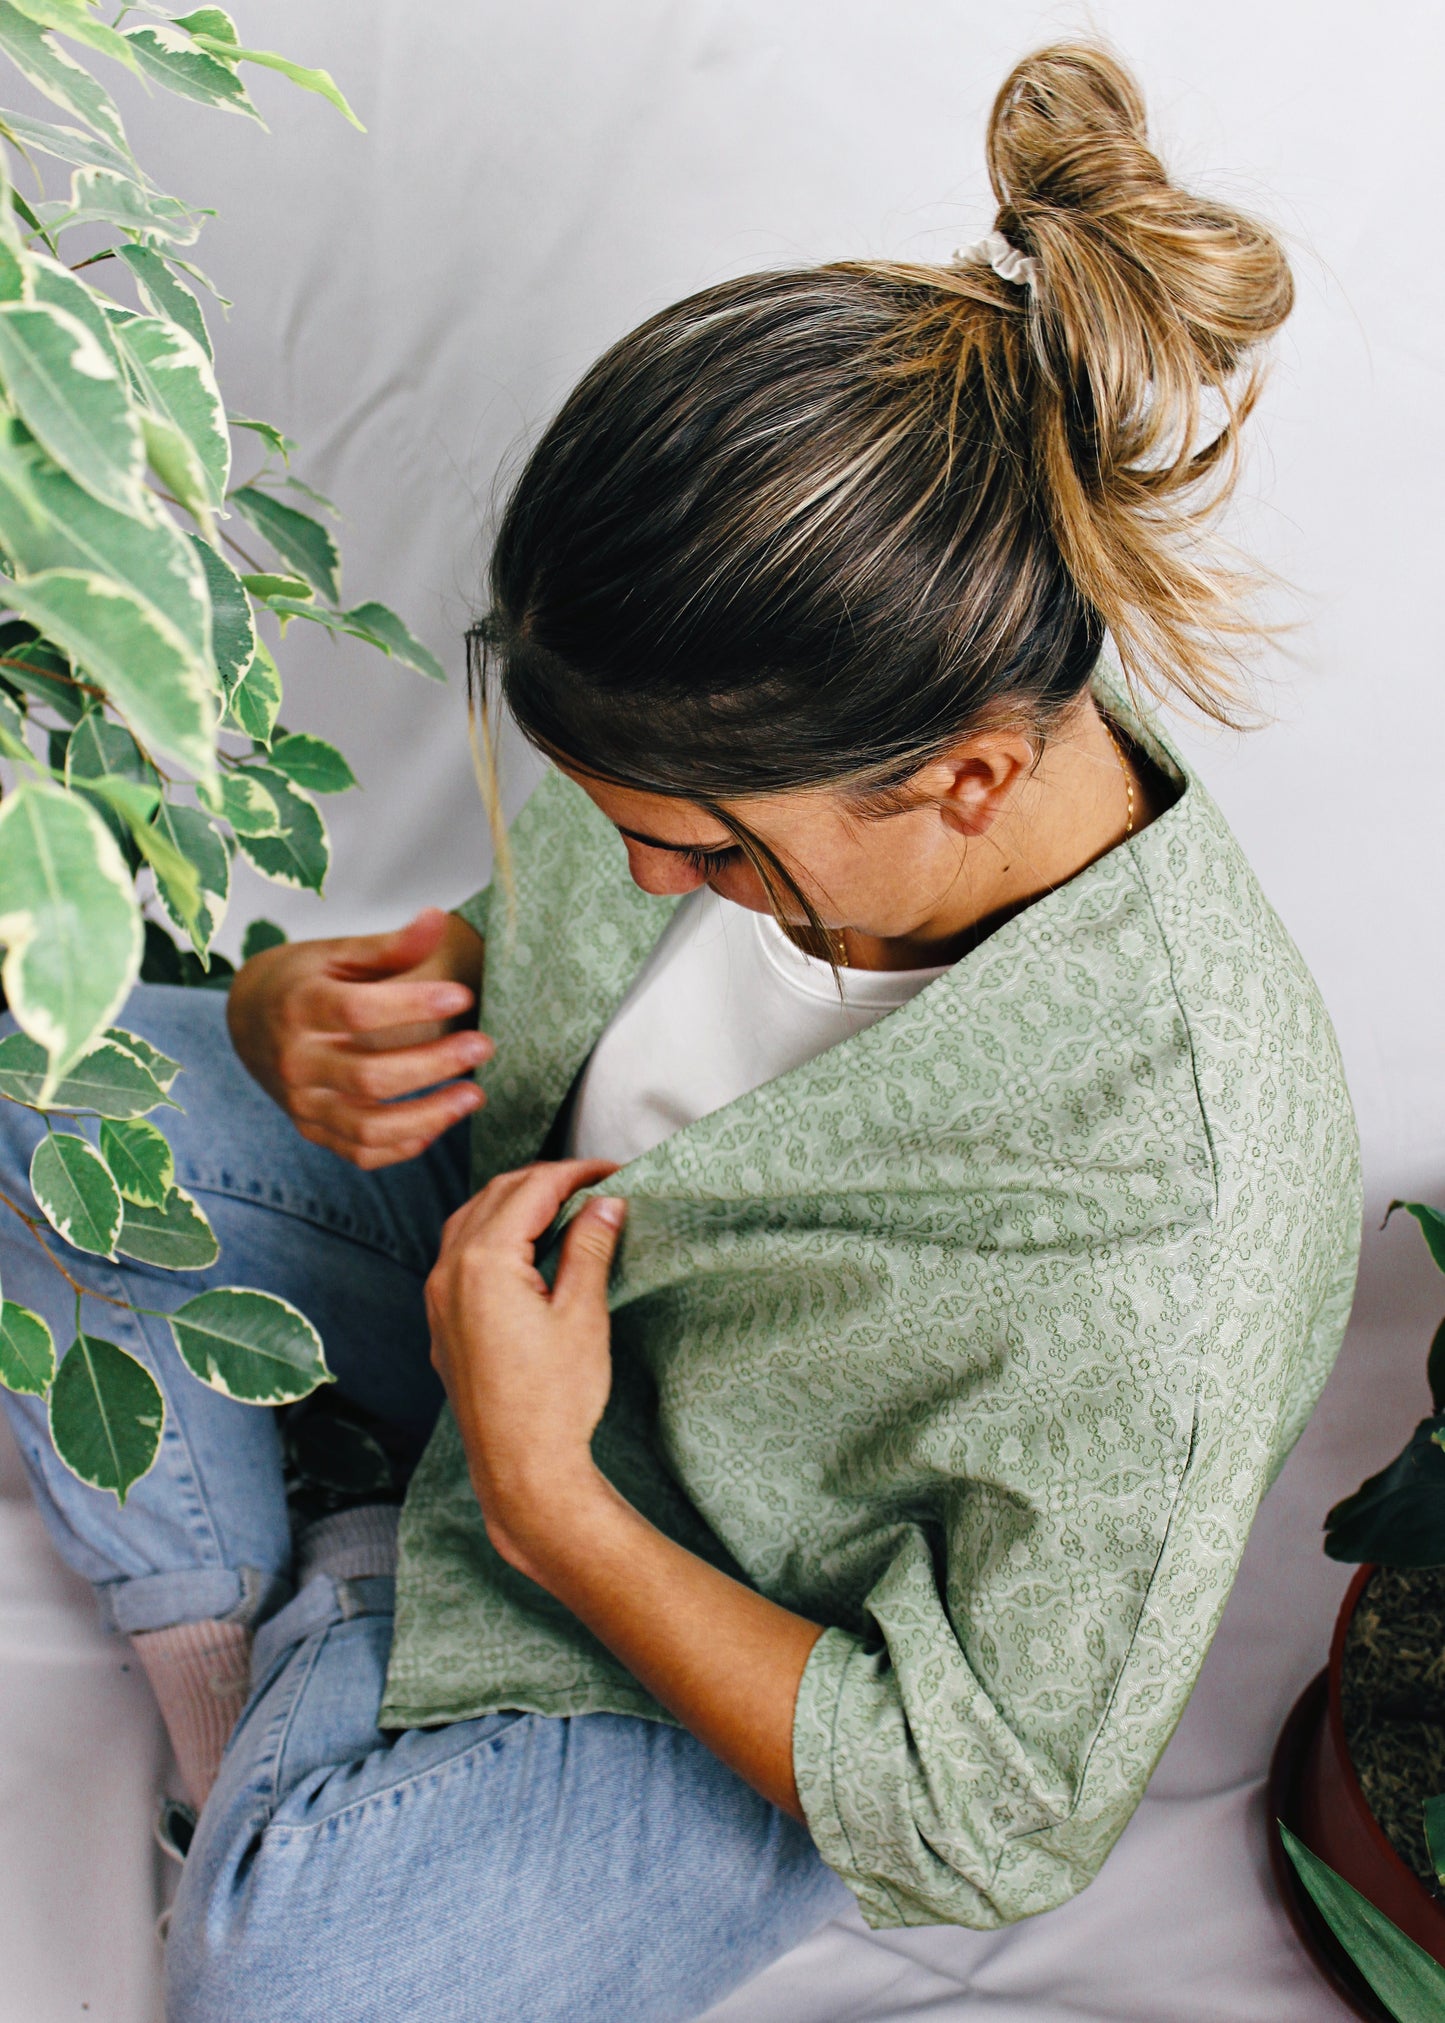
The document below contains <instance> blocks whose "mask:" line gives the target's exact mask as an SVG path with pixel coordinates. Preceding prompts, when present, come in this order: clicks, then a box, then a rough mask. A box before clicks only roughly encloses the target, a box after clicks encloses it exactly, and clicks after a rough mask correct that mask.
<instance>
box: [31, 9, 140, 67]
mask: <svg viewBox="0 0 1445 2023" xmlns="http://www.w3.org/2000/svg"><path fill="white" fill-rule="evenodd" d="M12 4H13V5H14V6H15V7H17V8H18V9H19V11H20V12H21V13H22V14H28V15H29V16H30V19H31V20H32V21H35V22H38V23H39V24H40V26H41V27H42V28H54V29H58V30H59V32H60V33H61V34H62V35H68V36H70V38H71V39H72V41H75V42H80V43H83V44H84V45H85V46H86V47H87V48H89V49H98V50H99V51H100V52H101V54H102V55H103V56H109V57H110V58H112V59H113V61H114V62H116V63H121V64H124V66H125V68H126V69H127V70H134V69H135V68H136V61H135V58H134V57H133V56H132V55H131V53H130V51H129V49H128V48H127V47H126V43H125V37H124V36H122V35H117V34H116V32H115V30H114V29H113V28H108V27H107V26H106V25H105V23H104V22H103V21H97V20H96V18H95V16H94V15H93V14H92V13H91V11H90V7H89V5H88V4H87V0H12Z"/></svg>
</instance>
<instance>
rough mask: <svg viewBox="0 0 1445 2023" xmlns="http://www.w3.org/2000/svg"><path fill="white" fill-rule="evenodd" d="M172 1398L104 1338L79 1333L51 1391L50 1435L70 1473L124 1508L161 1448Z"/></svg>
mask: <svg viewBox="0 0 1445 2023" xmlns="http://www.w3.org/2000/svg"><path fill="white" fill-rule="evenodd" d="M165 1413H166V1408H165V1400H164V1399H163V1398H162V1397H161V1394H160V1390H159V1388H158V1387H157V1385H156V1381H155V1379H154V1378H153V1377H152V1376H151V1374H150V1372H149V1370H147V1369H146V1367H145V1365H144V1364H143V1363H138V1362H137V1361H136V1359H135V1357H134V1356H128V1355H127V1354H126V1352H125V1350H124V1349H121V1348H117V1347H116V1345H115V1343H114V1342H108V1341H105V1340H104V1339H103V1338H102V1337H101V1336H99V1335H77V1336H76V1338H75V1340H74V1341H73V1342H72V1343H71V1345H70V1347H69V1349H68V1350H67V1351H66V1355H65V1360H64V1361H63V1362H62V1363H61V1365H60V1368H59V1370H58V1371H57V1372H56V1377H55V1382H54V1383H53V1384H52V1385H51V1387H50V1437H51V1439H52V1440H53V1441H54V1443H55V1451H56V1453H57V1454H58V1455H59V1456H60V1458H61V1460H62V1461H63V1462H64V1463H65V1465H66V1467H67V1468H68V1469H69V1470H70V1472H71V1474H72V1475H78V1476H79V1477H80V1479H81V1481H82V1482H88V1483H89V1484H90V1486H91V1488H92V1489H109V1490H113V1491H114V1493H115V1496H116V1499H117V1501H118V1502H120V1503H124V1502H125V1498H126V1491H127V1490H128V1489H129V1488H130V1486H131V1484H132V1483H133V1482H139V1480H140V1478H141V1477H142V1476H143V1475H144V1474H145V1473H146V1472H147V1471H148V1469H149V1468H150V1466H151V1464H152V1463H153V1462H154V1460H155V1458H156V1455H157V1453H158V1452H159V1450H160V1444H161V1428H162V1426H163V1425H164V1423H165Z"/></svg>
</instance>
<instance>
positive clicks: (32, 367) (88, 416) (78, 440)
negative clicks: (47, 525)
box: [0, 0, 145, 513]
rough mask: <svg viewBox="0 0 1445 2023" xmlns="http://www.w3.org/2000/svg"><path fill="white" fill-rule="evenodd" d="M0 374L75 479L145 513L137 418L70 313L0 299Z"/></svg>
mask: <svg viewBox="0 0 1445 2023" xmlns="http://www.w3.org/2000/svg"><path fill="white" fill-rule="evenodd" d="M4 4H5V0H0V8H3V6H4ZM0 378H3V380H4V383H5V389H6V392H7V393H8V394H9V396H10V399H11V400H12V402H13V403H14V406H15V410H16V412H17V414H18V415H19V416H20V419H21V420H22V421H23V422H24V423H25V425H26V427H27V428H28V429H29V430H30V433H31V434H32V435H33V436H35V437H36V438H37V439H38V440H39V441H40V443H41V444H42V445H43V446H44V448H45V449H47V450H48V451H49V452H50V454H51V456H52V457H54V459H55V461H56V463H58V464H59V465H61V467H62V468H63V469H64V470H65V471H67V472H68V473H69V475H70V476H71V477H72V478H74V480H75V482H76V484H78V485H80V486H82V487H83V488H84V490H86V491H87V492H89V493H90V495H91V496H92V498H96V499H99V500H100V501H101V503H102V504H103V505H107V506H114V507H115V508H116V510H117V511H118V512H121V513H138V512H143V511H144V510H145V501H144V499H143V497H142V485H141V479H142V476H143V474H144V470H145V453H144V448H143V445H142V443H141V432H140V423H139V421H138V420H137V418H136V415H135V412H134V410H133V409H132V407H131V404H130V400H129V397H128V396H127V393H126V389H125V386H124V385H123V383H122V381H121V376H120V373H119V372H118V371H117V370H116V366H115V363H114V360H113V358H112V356H111V354H110V353H109V352H108V351H107V350H106V349H105V348H104V347H103V346H102V345H101V344H100V343H99V342H98V341H97V339H96V338H95V336H94V335H93V334H92V332H91V331H90V330H89V329H88V328H87V327H86V325H85V324H84V323H82V322H81V321H80V319H79V318H78V317H76V316H72V315H71V314H70V312H69V311H68V310H64V309H55V308H52V307H51V305H50V304H49V303H46V302H36V303H33V304H27V303H23V302H0Z"/></svg>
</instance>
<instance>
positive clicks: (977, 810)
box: [928, 731, 1037, 836]
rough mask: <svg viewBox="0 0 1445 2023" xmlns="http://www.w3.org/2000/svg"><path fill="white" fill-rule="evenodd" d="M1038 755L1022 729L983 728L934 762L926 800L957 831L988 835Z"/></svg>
mask: <svg viewBox="0 0 1445 2023" xmlns="http://www.w3.org/2000/svg"><path fill="white" fill-rule="evenodd" d="M1036 757H1037V754H1036V753H1035V751H1034V748H1033V746H1032V745H1031V744H1030V743H1029V740H1028V739H1027V738H1026V737H1025V736H1024V735H1023V733H1022V732H1020V731H989V732H985V733H984V734H983V735H982V736H979V737H972V738H970V739H969V740H968V742H967V743H966V744H962V745H959V746H958V747H957V749H956V750H954V751H952V752H945V753H944V754H942V756H941V757H939V758H938V759H936V760H935V761H934V762H933V765H932V766H930V767H929V768H928V771H929V773H930V774H931V775H933V777H932V779H930V781H929V783H928V798H929V799H930V800H932V801H933V802H934V803H935V805H936V806H937V808H938V811H939V813H940V814H941V815H942V817H943V819H944V821H945V822H946V823H947V824H948V826H949V828H950V829H955V830H957V832H958V834H959V835H961V836H986V835H987V834H988V832H989V830H990V829H991V828H992V827H993V826H994V824H995V822H997V821H998V819H999V817H1000V816H1001V815H1002V814H1004V813H1005V811H1006V810H1007V809H1008V807H1009V806H1010V804H1011V803H1012V801H1013V799H1014V796H1015V794H1016V793H1017V792H1018V790H1019V788H1020V787H1021V786H1022V785H1023V783H1024V781H1025V780H1027V779H1028V777H1029V775H1030V773H1031V772H1032V771H1033V769H1034V763H1035V760H1036Z"/></svg>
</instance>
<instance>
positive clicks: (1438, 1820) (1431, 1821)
mask: <svg viewBox="0 0 1445 2023" xmlns="http://www.w3.org/2000/svg"><path fill="white" fill-rule="evenodd" d="M1425 1845H1426V1847H1427V1848H1428V1849H1429V1850H1430V1859H1431V1861H1432V1862H1433V1863H1434V1864H1435V1875H1436V1878H1437V1879H1438V1881H1439V1882H1440V1883H1442V1884H1445V1798H1442V1797H1437V1798H1427V1799H1426V1800H1425Z"/></svg>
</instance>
